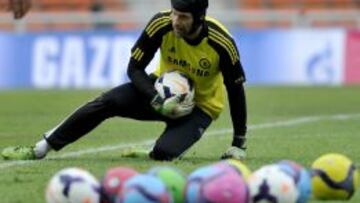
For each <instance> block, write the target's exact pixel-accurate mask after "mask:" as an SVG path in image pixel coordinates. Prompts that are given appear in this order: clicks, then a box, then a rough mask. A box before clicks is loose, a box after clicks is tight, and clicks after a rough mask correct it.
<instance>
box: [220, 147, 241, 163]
mask: <svg viewBox="0 0 360 203" xmlns="http://www.w3.org/2000/svg"><path fill="white" fill-rule="evenodd" d="M245 158H246V151H245V148H240V147H235V146H231V147H229V148H228V149H227V150H226V152H225V153H224V154H223V155H222V156H221V159H237V160H244V159H245Z"/></svg>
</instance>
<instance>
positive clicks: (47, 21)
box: [0, 0, 360, 89]
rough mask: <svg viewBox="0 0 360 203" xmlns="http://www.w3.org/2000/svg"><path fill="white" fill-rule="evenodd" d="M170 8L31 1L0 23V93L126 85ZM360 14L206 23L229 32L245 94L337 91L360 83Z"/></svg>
mask: <svg viewBox="0 0 360 203" xmlns="http://www.w3.org/2000/svg"><path fill="white" fill-rule="evenodd" d="M1 2H3V1H1ZM0 4H1V3H0ZM1 6H2V5H0V7H1ZM169 8H170V2H169V1H168V0H76V1H74V0H33V7H32V10H31V12H30V13H29V14H28V15H27V16H26V17H25V18H24V19H22V20H19V21H15V20H13V19H12V18H11V15H10V14H9V13H1V14H0V58H1V60H0V89H13V88H14V89H16V88H40V89H51V88H65V89H66V88H80V89H88V88H104V87H112V86H116V85H118V84H121V83H123V82H126V81H128V78H127V76H126V66H127V62H128V60H129V57H130V49H131V47H132V46H133V44H134V42H135V40H136V39H137V37H138V36H139V34H140V32H141V30H142V28H143V27H144V26H145V25H146V23H147V22H148V20H149V19H150V18H151V16H153V15H154V14H155V13H156V12H158V11H160V10H164V9H169ZM359 9H360V0H210V7H209V11H208V15H210V16H212V17H215V18H217V19H218V20H220V21H221V22H222V23H223V24H225V25H226V26H227V27H228V28H229V30H230V31H231V32H232V34H233V37H234V39H235V41H236V43H237V45H238V48H239V50H240V55H241V61H242V63H243V66H244V68H245V72H246V74H247V78H248V84H250V85H336V86H338V85H352V84H358V83H360V12H359V11H360V10H359ZM157 57H158V55H156V57H155V59H154V60H153V61H152V63H151V64H150V65H149V67H148V69H147V70H148V71H151V70H153V69H154V68H155V67H156V66H157Z"/></svg>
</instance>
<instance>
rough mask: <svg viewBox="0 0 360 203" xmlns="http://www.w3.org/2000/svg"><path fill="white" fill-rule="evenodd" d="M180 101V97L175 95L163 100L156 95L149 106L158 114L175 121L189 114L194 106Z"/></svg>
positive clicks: (192, 103)
mask: <svg viewBox="0 0 360 203" xmlns="http://www.w3.org/2000/svg"><path fill="white" fill-rule="evenodd" d="M180 100H181V96H176V95H175V96H172V97H170V98H167V99H163V98H162V97H161V96H160V95H156V96H155V97H154V99H153V100H152V101H151V106H152V107H153V108H154V109H155V111H157V112H159V113H160V114H162V115H164V116H166V117H168V118H171V119H176V118H180V117H183V116H186V115H188V114H190V113H191V112H192V110H193V109H194V106H195V103H194V102H180Z"/></svg>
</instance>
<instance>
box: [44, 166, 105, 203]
mask: <svg viewBox="0 0 360 203" xmlns="http://www.w3.org/2000/svg"><path fill="white" fill-rule="evenodd" d="M100 193H101V192H100V183H99V182H98V180H97V179H96V178H95V177H94V176H93V175H91V174H90V173H89V172H88V171H85V170H83V169H80V168H66V169H63V170H61V171H59V172H58V173H56V174H55V175H54V176H53V177H52V178H51V180H50V182H49V183H48V186H47V189H46V202H47V203H59V202H73V203H82V202H87V203H99V202H100V198H101V194H100Z"/></svg>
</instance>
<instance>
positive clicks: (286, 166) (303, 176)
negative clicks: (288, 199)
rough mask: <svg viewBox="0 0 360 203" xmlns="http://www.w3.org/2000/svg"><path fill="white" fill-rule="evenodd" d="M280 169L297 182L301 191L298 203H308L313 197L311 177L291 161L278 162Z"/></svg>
mask: <svg viewBox="0 0 360 203" xmlns="http://www.w3.org/2000/svg"><path fill="white" fill-rule="evenodd" d="M278 165H279V167H280V168H281V170H282V171H284V172H285V173H286V174H288V175H289V176H291V177H292V178H293V180H294V181H295V184H296V187H297V189H298V191H299V197H298V199H297V201H296V203H306V202H308V201H309V198H310V196H311V175H310V173H309V172H308V171H307V170H306V169H305V168H304V167H302V166H301V165H300V164H298V163H296V162H294V161H290V160H282V161H280V162H278Z"/></svg>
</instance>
